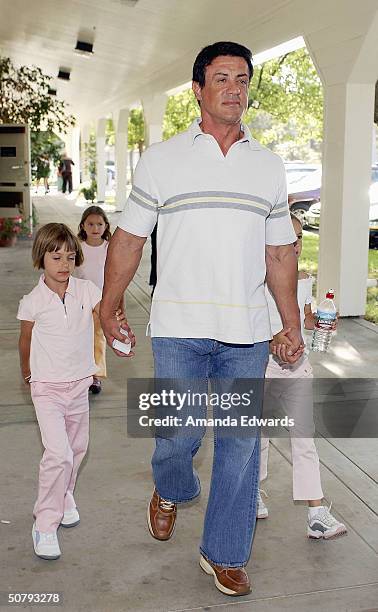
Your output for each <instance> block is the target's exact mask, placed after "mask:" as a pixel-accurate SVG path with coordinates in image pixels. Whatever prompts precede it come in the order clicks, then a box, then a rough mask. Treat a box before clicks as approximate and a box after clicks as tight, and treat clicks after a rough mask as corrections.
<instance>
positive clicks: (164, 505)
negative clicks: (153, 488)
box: [159, 497, 176, 512]
mask: <svg viewBox="0 0 378 612" xmlns="http://www.w3.org/2000/svg"><path fill="white" fill-rule="evenodd" d="M175 505H176V504H175V503H174V502H170V501H168V500H167V499H163V498H162V497H161V498H160V501H159V507H160V508H161V509H162V510H165V512H173V510H174V509H175Z"/></svg>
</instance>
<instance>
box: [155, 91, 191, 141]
mask: <svg viewBox="0 0 378 612" xmlns="http://www.w3.org/2000/svg"><path fill="white" fill-rule="evenodd" d="M199 114H200V111H199V106H198V103H197V100H196V99H195V97H194V94H193V92H192V90H191V89H187V90H186V91H183V92H181V93H179V94H176V95H175V96H170V97H169V98H168V102H167V107H166V111H165V115H164V121H163V140H167V139H168V138H171V136H174V135H175V134H178V133H179V132H182V131H183V130H186V129H188V127H189V126H190V124H191V123H192V121H194V119H195V118H196V117H198V116H199Z"/></svg>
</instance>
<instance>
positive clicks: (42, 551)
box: [32, 523, 61, 560]
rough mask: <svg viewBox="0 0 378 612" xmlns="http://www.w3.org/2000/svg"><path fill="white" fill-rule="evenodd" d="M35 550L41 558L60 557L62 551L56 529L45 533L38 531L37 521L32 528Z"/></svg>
mask: <svg viewBox="0 0 378 612" xmlns="http://www.w3.org/2000/svg"><path fill="white" fill-rule="evenodd" d="M32 538H33V544H34V552H35V554H36V555H37V557H41V559H51V560H52V559H59V557H60V555H61V552H60V548H59V542H58V537H57V535H56V531H54V532H53V533H43V532H42V531H37V529H36V527H35V523H34V524H33V529H32Z"/></svg>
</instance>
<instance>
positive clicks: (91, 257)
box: [74, 240, 109, 291]
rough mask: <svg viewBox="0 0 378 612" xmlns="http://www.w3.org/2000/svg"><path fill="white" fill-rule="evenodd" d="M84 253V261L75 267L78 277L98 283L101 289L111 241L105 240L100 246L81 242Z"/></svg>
mask: <svg viewBox="0 0 378 612" xmlns="http://www.w3.org/2000/svg"><path fill="white" fill-rule="evenodd" d="M80 244H81V248H82V250H83V255H84V263H83V264H82V265H81V266H79V267H78V268H75V273H74V274H75V276H76V278H86V279H87V280H91V281H92V283H94V284H95V285H97V287H99V289H101V291H102V288H103V286H104V268H105V260H106V253H107V252H108V246H109V242H108V241H107V240H104V242H103V243H102V244H100V246H90V245H89V244H87V243H86V242H81V243H80Z"/></svg>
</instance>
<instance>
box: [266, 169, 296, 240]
mask: <svg viewBox="0 0 378 612" xmlns="http://www.w3.org/2000/svg"><path fill="white" fill-rule="evenodd" d="M278 174H279V178H278V188H277V195H276V198H275V201H274V203H273V206H272V209H271V211H270V213H269V215H268V217H267V219H266V224H265V243H266V244H269V245H272V246H279V245H281V244H291V243H293V242H295V241H296V239H297V237H296V235H295V232H294V229H293V224H292V222H291V218H290V212H289V204H288V201H287V183H286V172H285V166H284V165H283V162H282V160H281V161H280V168H279V170H278Z"/></svg>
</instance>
